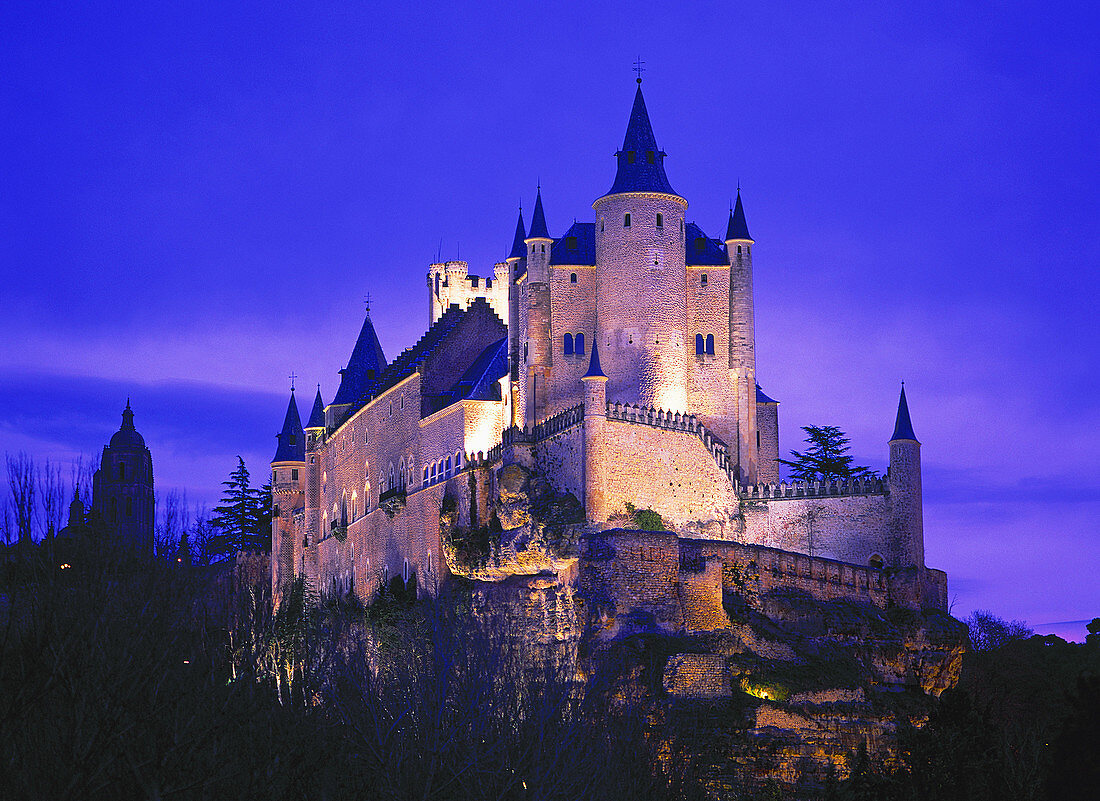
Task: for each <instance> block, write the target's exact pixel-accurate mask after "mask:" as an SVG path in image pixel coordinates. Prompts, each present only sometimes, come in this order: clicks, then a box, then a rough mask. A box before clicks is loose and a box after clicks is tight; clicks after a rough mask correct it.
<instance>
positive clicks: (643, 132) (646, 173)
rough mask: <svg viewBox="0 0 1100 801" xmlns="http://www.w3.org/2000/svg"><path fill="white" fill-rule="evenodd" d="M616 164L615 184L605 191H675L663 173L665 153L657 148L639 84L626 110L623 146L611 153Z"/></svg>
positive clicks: (618, 192) (668, 192) (615, 192)
mask: <svg viewBox="0 0 1100 801" xmlns="http://www.w3.org/2000/svg"><path fill="white" fill-rule="evenodd" d="M615 158H616V160H617V162H618V163H617V167H616V170H615V183H614V184H612V186H611V189H610V190H609V191H608V193H607V194H609V195H617V194H620V193H622V192H662V193H664V194H667V195H675V194H676V192H675V190H673V188H672V186H671V185H670V184H669V182H668V177H667V176H666V175H665V163H664V162H665V152H664V151H663V150H661V149H660V148H658V147H657V138H656V137H655V136H654V135H653V126H652V125H651V124H650V122H649V112H648V111H646V107H645V98H643V97H642V85H641V84H638V91H637V92H636V93H635V95H634V108H632V109H631V110H630V122H629V123H627V126H626V136H625V137H623V149H622V150H620V151H619V152H618V153H616V154H615Z"/></svg>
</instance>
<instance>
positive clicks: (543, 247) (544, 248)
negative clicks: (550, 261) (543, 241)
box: [539, 245, 546, 253]
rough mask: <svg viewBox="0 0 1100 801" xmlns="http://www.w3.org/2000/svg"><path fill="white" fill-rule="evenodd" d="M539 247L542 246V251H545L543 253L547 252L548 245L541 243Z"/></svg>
mask: <svg viewBox="0 0 1100 801" xmlns="http://www.w3.org/2000/svg"><path fill="white" fill-rule="evenodd" d="M539 247H540V248H542V252H543V253H545V252H546V245H539Z"/></svg>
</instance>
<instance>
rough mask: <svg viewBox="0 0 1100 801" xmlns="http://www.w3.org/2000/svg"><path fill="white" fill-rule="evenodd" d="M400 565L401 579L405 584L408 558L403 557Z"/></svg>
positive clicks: (407, 572)
mask: <svg viewBox="0 0 1100 801" xmlns="http://www.w3.org/2000/svg"><path fill="white" fill-rule="evenodd" d="M402 562H403V564H402V565H401V580H402V581H403V582H405V583H406V584H408V583H409V560H408V559H403V560H402Z"/></svg>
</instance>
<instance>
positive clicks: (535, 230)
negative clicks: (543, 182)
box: [525, 187, 550, 252]
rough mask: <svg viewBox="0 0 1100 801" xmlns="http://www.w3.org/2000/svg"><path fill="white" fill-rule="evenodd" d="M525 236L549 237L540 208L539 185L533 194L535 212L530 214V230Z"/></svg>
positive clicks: (540, 195) (540, 192)
mask: <svg viewBox="0 0 1100 801" xmlns="http://www.w3.org/2000/svg"><path fill="white" fill-rule="evenodd" d="M527 238H528V239H539V238H542V239H549V238H550V232H549V231H548V230H547V228H546V212H544V211H543V210H542V187H539V190H538V193H537V194H536V195H535V213H534V214H532V215H531V231H530V233H528V234H527ZM525 252H526V251H525Z"/></svg>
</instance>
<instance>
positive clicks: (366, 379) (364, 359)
mask: <svg viewBox="0 0 1100 801" xmlns="http://www.w3.org/2000/svg"><path fill="white" fill-rule="evenodd" d="M385 367H386V357H385V356H384V355H383V353H382V346H381V345H380V344H378V335H377V334H376V333H375V332H374V323H372V322H371V319H370V309H368V310H367V314H366V317H365V318H364V319H363V328H362V330H361V331H360V332H359V339H357V340H356V342H355V348H354V349H353V350H352V352H351V358H350V359H348V366H347V367H345V368H344V369H343V370H341V371H340V387H339V389H337V390H336V397H334V398H333V399H332V405H333V406H341V405H344V404H352V403H355V402H356V401H358V400H359V399H360V398H361V397H362V395H363V393H364V392H365V391H366V389H367V388H368V387H369V386H370V383H371V382H372V381H373V380H374V379H376V378H377V377H378V376H379V375H381V374H382V370H383V369H384V368H385Z"/></svg>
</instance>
